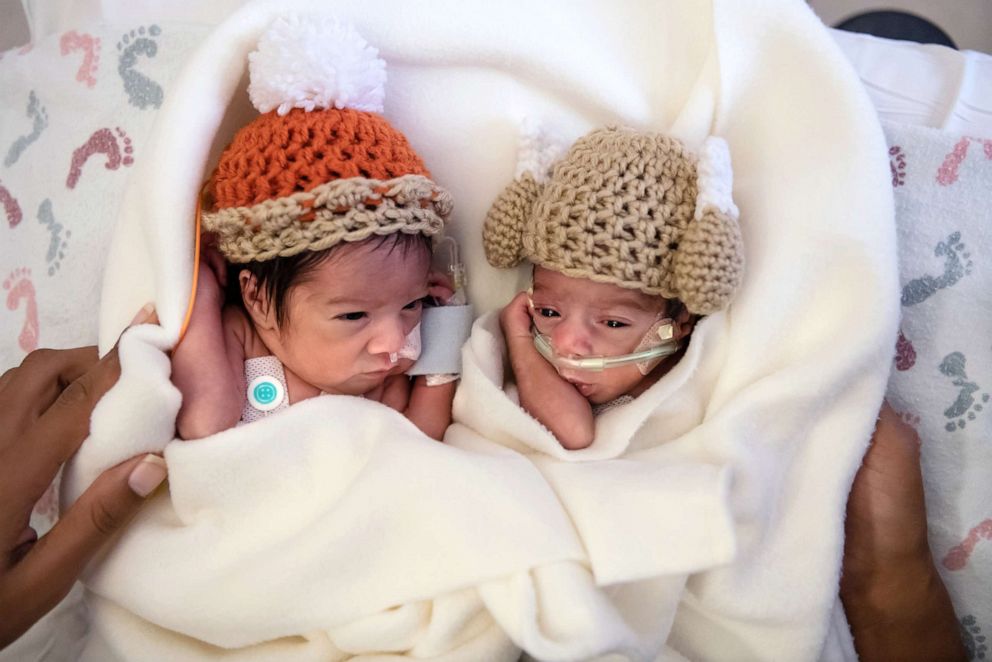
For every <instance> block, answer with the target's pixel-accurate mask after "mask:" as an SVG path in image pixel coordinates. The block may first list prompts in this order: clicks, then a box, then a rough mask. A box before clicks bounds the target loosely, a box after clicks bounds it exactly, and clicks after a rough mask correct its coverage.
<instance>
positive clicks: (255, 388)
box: [248, 375, 286, 411]
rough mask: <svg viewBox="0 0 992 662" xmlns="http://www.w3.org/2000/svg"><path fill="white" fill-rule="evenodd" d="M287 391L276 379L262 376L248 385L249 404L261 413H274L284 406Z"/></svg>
mask: <svg viewBox="0 0 992 662" xmlns="http://www.w3.org/2000/svg"><path fill="white" fill-rule="evenodd" d="M285 397H286V390H285V389H284V388H283V385H282V383H281V382H280V381H279V380H278V379H276V378H275V377H270V376H269V375H262V376H261V377H256V378H255V379H253V380H252V381H251V384H249V385H248V402H249V403H251V406H252V407H254V408H255V409H258V410H259V411H272V410H273V409H275V408H276V407H278V406H279V405H281V404H282V401H283V399H284V398H285Z"/></svg>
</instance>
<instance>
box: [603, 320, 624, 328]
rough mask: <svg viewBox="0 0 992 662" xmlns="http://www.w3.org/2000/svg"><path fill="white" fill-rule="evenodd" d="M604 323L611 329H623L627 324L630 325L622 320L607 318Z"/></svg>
mask: <svg viewBox="0 0 992 662" xmlns="http://www.w3.org/2000/svg"><path fill="white" fill-rule="evenodd" d="M604 324H606V326H608V327H609V328H611V329H622V328H624V327H625V326H630V325H629V324H627V323H626V322H621V321H620V320H606V322H604Z"/></svg>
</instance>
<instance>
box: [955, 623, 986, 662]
mask: <svg viewBox="0 0 992 662" xmlns="http://www.w3.org/2000/svg"><path fill="white" fill-rule="evenodd" d="M961 641H962V642H964V648H965V651H967V653H968V659H969V660H984V659H985V653H987V652H988V650H989V647H988V644H987V643H985V642H986V638H985V635H984V634H982V628H981V627H979V625H978V622H977V621H976V620H975V617H974V616H972V615H971V614H968V615H967V616H965V617H964V618H962V619H961Z"/></svg>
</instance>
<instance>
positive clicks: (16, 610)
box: [0, 455, 167, 643]
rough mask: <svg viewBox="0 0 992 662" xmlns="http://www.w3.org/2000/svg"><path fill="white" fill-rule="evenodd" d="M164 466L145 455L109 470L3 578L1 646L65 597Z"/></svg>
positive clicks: (163, 472)
mask: <svg viewBox="0 0 992 662" xmlns="http://www.w3.org/2000/svg"><path fill="white" fill-rule="evenodd" d="M166 474H167V471H166V467H165V461H164V460H162V458H160V457H158V456H157V455H146V456H144V457H137V458H132V459H130V460H127V461H126V462H123V463H121V464H119V465H117V466H115V467H111V468H110V469H108V470H107V471H105V472H104V473H103V474H101V475H100V477H99V478H97V480H96V481H95V482H94V483H93V484H92V485H91V486H90V487H89V489H87V490H86V492H84V493H83V495H82V496H81V497H80V498H79V500H78V501H76V503H74V504H73V505H72V507H71V508H69V510H68V511H66V513H64V514H63V516H62V518H61V519H60V520H59V521H58V523H56V525H55V527H54V528H53V529H52V530H51V531H50V532H49V533H48V534H46V535H45V536H43V537H42V538H41V539H40V540H38V542H37V543H35V545H34V547H32V548H31V550H30V551H29V552H28V553H27V554H26V555H25V556H24V558H23V560H21V562H20V563H18V564H17V565H16V566H14V567H13V569H11V571H10V572H9V573H8V575H7V576H6V577H5V578H4V582H3V585H2V594H0V604H4V605H8V606H9V608H7V609H5V611H6V612H8V613H6V614H5V618H4V619H0V643H6V642H8V641H12V640H13V639H15V638H17V637H18V636H20V634H21V633H23V632H24V631H25V630H26V629H27V628H28V627H30V625H31V624H32V623H34V622H35V621H37V620H38V619H39V618H41V617H42V616H43V615H44V614H45V613H47V612H48V611H49V610H50V609H51V608H52V607H54V606H55V605H56V604H58V602H59V601H60V600H61V599H62V598H63V597H65V595H66V594H67V593H68V592H69V589H70V588H71V587H72V585H73V583H75V581H76V580H77V579H78V577H79V575H80V573H81V572H82V571H83V569H84V568H85V567H86V564H87V563H88V562H89V560H90V559H91V558H93V556H94V554H96V553H97V551H98V550H99V549H100V547H101V546H102V545H103V544H104V543H105V542H106V541H107V540H108V539H109V538H110V537H112V536H113V535H114V534H115V533H117V532H118V531H119V530H120V529H121V528H122V527H123V526H124V525H125V524H126V523H127V522H128V521H129V520H130V519H131V518H132V517H133V516H134V514H135V513H136V512H137V510H138V508H139V507H140V506H141V504H142V503H144V501H145V497H146V496H147V495H149V494H150V493H151V492H153V491H154V490H155V488H157V487H158V486H159V485H160V484H161V483H162V482H163V481H164V480H165V478H166Z"/></svg>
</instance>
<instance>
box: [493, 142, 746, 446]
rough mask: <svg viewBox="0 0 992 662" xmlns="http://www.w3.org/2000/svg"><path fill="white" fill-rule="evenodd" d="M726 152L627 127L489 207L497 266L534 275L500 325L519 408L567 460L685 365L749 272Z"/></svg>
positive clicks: (584, 146) (520, 181) (721, 146)
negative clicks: (621, 409)
mask: <svg viewBox="0 0 992 662" xmlns="http://www.w3.org/2000/svg"><path fill="white" fill-rule="evenodd" d="M730 194H731V168H730V157H729V153H728V151H727V147H726V143H725V142H724V141H723V140H722V139H720V138H715V137H710V138H708V139H707V140H706V141H705V142H704V143H703V145H702V147H701V149H700V151H699V154H698V155H697V154H693V153H692V152H690V151H689V150H688V149H687V148H686V147H685V146H684V145H683V144H682V143H681V142H679V141H678V140H676V139H675V138H672V137H669V136H666V135H663V134H658V133H641V132H636V131H634V130H631V129H625V128H606V129H597V130H595V131H592V132H591V133H589V134H587V135H585V136H583V137H582V138H580V139H579V140H578V141H576V142H575V144H574V145H572V147H571V148H570V149H569V150H568V152H567V154H566V155H565V156H564V157H563V158H562V159H560V160H559V161H557V162H556V163H555V164H554V165H553V166H552V167H551V169H550V172H548V173H544V172H538V173H533V172H525V173H524V174H523V175H521V176H520V177H518V178H517V179H516V180H514V181H513V182H512V183H511V184H510V185H509V186H508V187H507V188H506V189H505V190H504V191H503V192H502V193H501V194H500V196H499V197H498V198H497V200H496V202H495V203H494V204H493V206H492V208H491V209H490V211H489V213H488V215H487V217H486V222H485V228H484V231H483V242H484V246H485V251H486V258H487V259H488V261H489V262H490V264H492V265H493V266H495V267H500V268H510V267H514V266H516V265H518V264H520V263H521V262H522V261H524V260H527V261H529V262H530V263H531V264H532V265H533V279H532V285H531V287H530V288H529V289H528V290H527V291H524V292H520V293H518V294H517V295H516V296H515V297H514V298H513V300H512V301H511V302H510V303H509V304H508V305H507V306H506V307H505V308H504V309H503V310H502V312H501V314H500V326H501V328H502V331H503V335H504V337H505V341H506V345H507V349H508V352H509V357H510V365H511V367H512V370H513V376H514V379H515V382H516V388H517V390H518V392H519V398H520V405H521V407H523V408H524V409H525V410H526V411H527V412H528V413H529V414H530V415H531V416H533V417H534V418H536V419H537V420H538V421H539V422H540V423H542V424H543V425H544V426H545V427H546V428H547V429H548V430H550V431H551V432H552V434H554V436H555V438H557V439H558V441H559V443H561V445H562V446H563V447H565V448H567V449H581V448H586V447H587V446H589V445H590V444H592V443H593V441H594V433H595V417H596V416H597V415H598V414H600V413H602V412H603V411H606V410H607V409H610V408H614V407H618V406H623V405H624V404H626V403H628V402H631V401H632V400H633V399H634V398H636V397H637V396H639V395H640V394H641V393H643V392H644V391H645V390H647V389H648V388H649V387H650V386H651V385H653V384H654V383H655V382H657V381H658V380H659V379H660V378H661V377H662V376H664V375H665V374H666V373H667V372H668V371H670V370H671V369H672V367H674V365H675V364H676V363H677V362H678V361H679V359H680V358H681V356H682V354H683V353H684V350H685V346H686V344H687V343H688V338H689V335H690V334H691V333H692V329H693V325H694V324H695V321H696V319H698V317H699V316H701V315H708V314H711V313H714V312H716V311H719V310H722V309H724V308H726V307H727V305H728V304H729V303H730V300H731V298H732V297H733V295H734V293H735V292H736V290H737V288H738V286H739V285H740V282H741V277H742V274H743V263H744V258H743V249H742V245H741V234H740V228H739V226H738V211H737V208H736V207H735V206H734V204H733V201H732V199H731V195H730Z"/></svg>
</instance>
